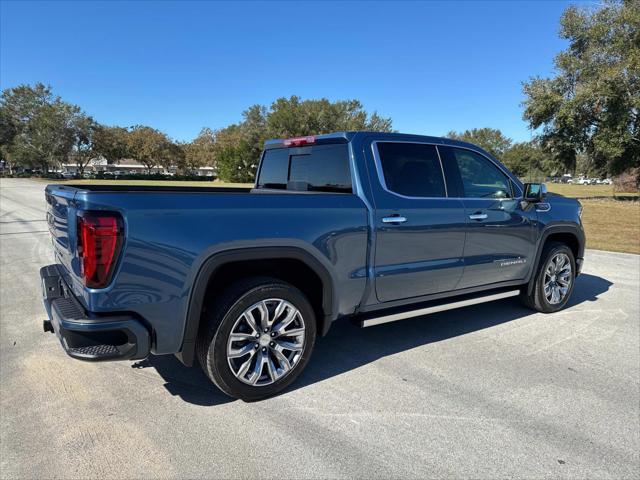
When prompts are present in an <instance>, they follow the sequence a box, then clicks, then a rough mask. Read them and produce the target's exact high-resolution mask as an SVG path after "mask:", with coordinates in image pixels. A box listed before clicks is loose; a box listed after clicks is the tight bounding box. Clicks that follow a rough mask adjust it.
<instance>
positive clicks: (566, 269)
mask: <svg viewBox="0 0 640 480" xmlns="http://www.w3.org/2000/svg"><path fill="white" fill-rule="evenodd" d="M575 278H576V261H575V258H574V256H573V252H572V251H571V249H570V248H569V247H568V246H567V245H565V244H562V243H556V242H553V243H550V244H548V245H545V247H544V250H543V251H542V256H541V258H540V267H539V268H538V271H537V272H536V276H535V277H534V278H533V279H532V282H534V285H533V288H532V291H531V293H530V294H528V293H527V287H525V288H524V289H523V291H522V294H521V299H522V301H523V302H524V304H525V305H526V306H528V307H529V308H532V309H534V310H537V311H538V312H542V313H552V312H557V311H558V310H562V309H563V308H564V307H565V306H566V305H567V302H568V301H569V298H570V297H571V293H572V292H573V286H574V283H575Z"/></svg>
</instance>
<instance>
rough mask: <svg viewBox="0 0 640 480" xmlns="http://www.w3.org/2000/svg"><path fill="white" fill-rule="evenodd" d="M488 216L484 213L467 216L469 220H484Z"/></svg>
mask: <svg viewBox="0 0 640 480" xmlns="http://www.w3.org/2000/svg"><path fill="white" fill-rule="evenodd" d="M487 217H488V215H487V214H486V213H474V214H473V215H469V218H470V219H471V220H484V219H485V218H487Z"/></svg>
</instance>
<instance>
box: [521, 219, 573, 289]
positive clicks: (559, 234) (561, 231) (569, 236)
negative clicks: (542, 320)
mask: <svg viewBox="0 0 640 480" xmlns="http://www.w3.org/2000/svg"><path fill="white" fill-rule="evenodd" d="M554 241H557V242H560V243H564V244H566V245H567V246H568V247H569V248H570V249H571V251H572V252H573V256H574V258H575V259H576V261H578V260H579V259H582V257H583V256H584V247H585V237H584V232H583V230H582V229H581V228H580V227H579V226H577V225H575V224H573V223H563V224H553V225H549V226H547V227H546V228H545V229H544V230H543V232H542V235H541V236H540V241H539V242H538V248H537V250H536V257H535V262H534V264H533V268H532V270H531V277H530V279H529V282H528V285H527V293H528V294H531V292H532V290H533V286H534V284H535V276H536V272H537V271H538V267H539V265H540V259H541V257H542V252H543V250H544V247H545V245H546V244H547V243H548V242H554ZM577 274H578V272H576V275H577Z"/></svg>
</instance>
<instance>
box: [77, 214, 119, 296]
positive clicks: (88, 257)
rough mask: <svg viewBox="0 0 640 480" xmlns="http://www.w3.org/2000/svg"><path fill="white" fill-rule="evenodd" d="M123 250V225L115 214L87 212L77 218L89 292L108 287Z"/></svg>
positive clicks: (84, 271)
mask: <svg viewBox="0 0 640 480" xmlns="http://www.w3.org/2000/svg"><path fill="white" fill-rule="evenodd" d="M121 246H122V221H121V219H120V216H119V215H118V214H116V213H94V212H92V213H89V212H84V213H82V215H81V216H79V217H78V255H79V257H80V273H81V275H82V279H83V280H84V284H85V285H86V286H87V287H89V288H102V287H105V286H106V285H107V284H108V283H109V280H111V275H112V274H113V270H114V268H115V264H116V261H117V260H118V254H119V253H120V248H121Z"/></svg>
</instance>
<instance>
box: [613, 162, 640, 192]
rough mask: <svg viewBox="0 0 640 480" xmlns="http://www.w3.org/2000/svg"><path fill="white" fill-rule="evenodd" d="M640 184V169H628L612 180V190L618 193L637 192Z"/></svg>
mask: <svg viewBox="0 0 640 480" xmlns="http://www.w3.org/2000/svg"><path fill="white" fill-rule="evenodd" d="M639 183H640V168H630V169H629V170H627V171H626V172H624V173H622V174H620V175H618V176H617V177H615V178H614V179H613V190H614V191H615V192H620V193H629V192H637V191H638V189H639Z"/></svg>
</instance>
